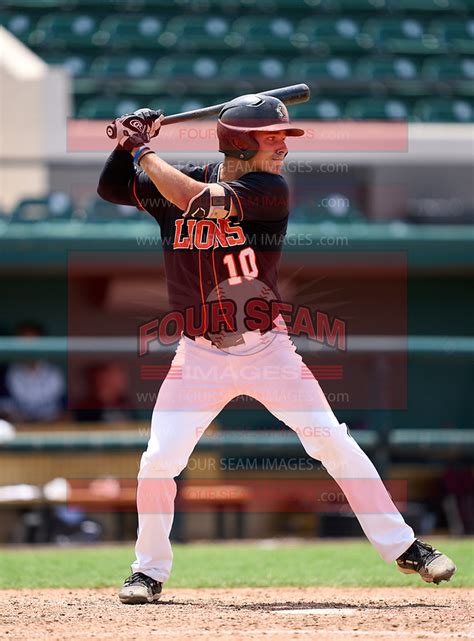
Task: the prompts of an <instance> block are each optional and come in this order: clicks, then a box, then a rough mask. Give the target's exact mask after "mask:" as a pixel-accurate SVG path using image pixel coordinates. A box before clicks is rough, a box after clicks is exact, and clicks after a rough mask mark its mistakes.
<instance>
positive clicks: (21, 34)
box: [0, 11, 37, 42]
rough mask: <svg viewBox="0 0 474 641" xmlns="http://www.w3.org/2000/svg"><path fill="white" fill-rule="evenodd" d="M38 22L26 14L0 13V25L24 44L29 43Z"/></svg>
mask: <svg viewBox="0 0 474 641" xmlns="http://www.w3.org/2000/svg"><path fill="white" fill-rule="evenodd" d="M36 22H37V19H34V18H32V17H31V16H29V15H27V14H25V13H10V12H7V11H5V12H1V13H0V24H1V25H2V26H4V27H5V28H6V29H8V31H10V32H11V33H12V34H13V35H14V36H15V37H16V38H18V40H21V41H22V42H28V38H29V37H30V35H31V33H32V32H33V31H34V28H35V25H36Z"/></svg>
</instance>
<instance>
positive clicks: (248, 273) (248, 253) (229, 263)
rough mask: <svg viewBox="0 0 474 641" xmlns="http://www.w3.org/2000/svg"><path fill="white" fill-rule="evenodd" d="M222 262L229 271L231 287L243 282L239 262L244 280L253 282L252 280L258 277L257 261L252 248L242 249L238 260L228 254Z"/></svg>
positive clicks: (233, 255)
mask: <svg viewBox="0 0 474 641" xmlns="http://www.w3.org/2000/svg"><path fill="white" fill-rule="evenodd" d="M222 261H223V263H224V265H226V267H227V269H228V270H229V285H239V284H240V283H241V282H242V276H239V270H238V268H237V262H238V263H239V265H240V272H241V274H242V275H243V277H244V278H246V279H247V280H252V278H256V277H257V276H258V267H257V260H256V258H255V252H254V250H253V249H252V247H246V248H245V249H241V250H240V252H239V253H238V255H237V260H236V258H235V254H226V255H225V256H224V258H223V259H222Z"/></svg>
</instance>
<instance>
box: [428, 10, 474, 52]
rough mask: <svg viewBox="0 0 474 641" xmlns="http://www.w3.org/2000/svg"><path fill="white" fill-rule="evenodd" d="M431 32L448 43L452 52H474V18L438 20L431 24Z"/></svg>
mask: <svg viewBox="0 0 474 641" xmlns="http://www.w3.org/2000/svg"><path fill="white" fill-rule="evenodd" d="M431 32H432V33H433V34H434V35H435V37H437V38H439V39H440V40H443V41H444V42H445V43H446V46H447V48H448V50H449V51H450V52H451V53H455V54H471V55H472V54H474V19H472V18H471V19H469V20H462V19H458V20H456V19H455V20H452V19H449V18H446V19H444V20H442V21H441V20H439V21H438V20H436V21H435V22H433V23H432V25H431Z"/></svg>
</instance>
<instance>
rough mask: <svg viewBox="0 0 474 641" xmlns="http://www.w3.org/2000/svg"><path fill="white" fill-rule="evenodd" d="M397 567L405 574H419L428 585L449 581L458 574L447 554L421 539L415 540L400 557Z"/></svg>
mask: <svg viewBox="0 0 474 641" xmlns="http://www.w3.org/2000/svg"><path fill="white" fill-rule="evenodd" d="M397 565H398V569H399V570H400V572H403V574H416V573H418V574H419V575H420V576H421V578H422V579H423V581H426V582H427V583H436V584H438V583H440V582H441V581H449V579H450V578H451V577H452V576H453V574H454V573H455V572H456V566H455V565H454V563H453V562H452V561H451V559H450V558H449V557H447V556H446V554H443V553H442V552H440V551H439V550H436V549H435V548H434V547H432V546H431V545H429V544H428V543H425V542H424V541H420V540H419V539H415V542H414V543H412V545H410V547H409V548H408V550H406V552H404V553H403V554H402V555H401V556H399V557H398V559H397Z"/></svg>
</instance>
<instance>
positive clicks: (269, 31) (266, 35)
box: [228, 15, 295, 53]
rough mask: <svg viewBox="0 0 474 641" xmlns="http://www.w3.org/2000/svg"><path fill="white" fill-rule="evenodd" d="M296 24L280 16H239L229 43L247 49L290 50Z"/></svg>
mask: <svg viewBox="0 0 474 641" xmlns="http://www.w3.org/2000/svg"><path fill="white" fill-rule="evenodd" d="M294 33H295V26H294V24H293V22H292V21H291V20H290V19H288V18H286V17H280V16H272V15H270V16H246V17H244V18H238V19H237V20H236V21H235V22H234V23H233V24H232V29H231V33H230V35H229V38H228V41H229V44H230V45H231V46H233V47H235V48H238V49H242V50H245V51H264V52H277V51H278V52H280V53H284V52H290V51H291V49H293V47H294V44H293V36H294Z"/></svg>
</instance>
